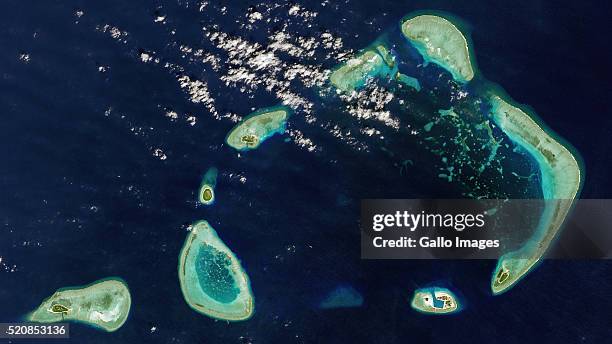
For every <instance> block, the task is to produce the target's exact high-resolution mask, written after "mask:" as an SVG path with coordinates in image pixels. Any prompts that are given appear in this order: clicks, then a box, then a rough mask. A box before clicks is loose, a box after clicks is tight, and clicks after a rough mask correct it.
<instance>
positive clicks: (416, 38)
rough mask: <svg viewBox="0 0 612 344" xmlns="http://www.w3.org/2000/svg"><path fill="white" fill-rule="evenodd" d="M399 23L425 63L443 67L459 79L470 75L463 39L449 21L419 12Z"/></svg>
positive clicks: (468, 57)
mask: <svg viewBox="0 0 612 344" xmlns="http://www.w3.org/2000/svg"><path fill="white" fill-rule="evenodd" d="M401 27H402V33H403V34H404V36H405V37H406V38H407V39H408V40H409V41H410V42H411V43H412V44H413V46H414V47H415V48H416V49H417V50H418V51H419V53H421V55H422V56H423V59H424V60H425V62H426V63H428V62H433V63H435V64H437V65H439V66H440V67H442V68H444V69H446V70H447V71H449V72H450V73H451V74H452V76H453V78H454V79H455V80H456V81H459V82H463V83H464V82H468V81H470V80H472V79H473V78H474V69H473V68H472V63H471V60H470V52H469V48H468V43H467V40H466V39H465V36H464V35H463V33H461V31H459V29H458V28H457V27H456V26H455V25H454V24H453V23H451V22H450V21H448V20H447V19H445V18H442V17H439V16H434V15H420V16H416V17H414V18H410V19H407V20H405V21H403V22H402V23H401Z"/></svg>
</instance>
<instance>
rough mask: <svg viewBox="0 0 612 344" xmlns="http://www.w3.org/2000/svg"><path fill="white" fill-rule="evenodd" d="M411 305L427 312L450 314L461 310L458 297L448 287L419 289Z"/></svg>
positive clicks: (422, 311)
mask: <svg viewBox="0 0 612 344" xmlns="http://www.w3.org/2000/svg"><path fill="white" fill-rule="evenodd" d="M410 306H411V307H412V308H414V309H415V310H416V311H418V312H421V313H426V314H450V313H456V312H458V311H460V310H461V305H460V304H459V302H458V300H457V297H456V296H455V294H453V292H451V291H450V290H448V289H446V288H441V287H429V288H423V289H417V290H415V292H414V295H413V296H412V301H411V302H410Z"/></svg>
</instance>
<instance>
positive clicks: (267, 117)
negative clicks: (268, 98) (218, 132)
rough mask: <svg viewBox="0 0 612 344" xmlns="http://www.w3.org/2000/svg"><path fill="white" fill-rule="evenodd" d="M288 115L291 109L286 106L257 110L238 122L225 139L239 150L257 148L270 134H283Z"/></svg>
mask: <svg viewBox="0 0 612 344" xmlns="http://www.w3.org/2000/svg"><path fill="white" fill-rule="evenodd" d="M288 117H289V109H288V108H287V107H285V106H278V107H273V108H267V109H262V110H259V111H256V112H254V113H252V114H250V115H249V116H247V117H246V118H245V119H243V120H242V121H241V122H240V123H238V124H236V126H235V127H234V128H232V130H230V132H229V134H228V135H227V138H226V140H225V141H226V142H227V144H228V145H230V147H232V148H234V149H236V150H238V151H247V150H251V149H256V148H257V147H259V145H260V144H261V143H262V142H264V141H265V140H266V139H268V138H269V137H270V136H272V135H274V134H276V133H279V134H283V133H284V132H285V125H286V123H287V118H288Z"/></svg>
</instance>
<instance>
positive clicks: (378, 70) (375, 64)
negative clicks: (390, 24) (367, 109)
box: [329, 44, 397, 93]
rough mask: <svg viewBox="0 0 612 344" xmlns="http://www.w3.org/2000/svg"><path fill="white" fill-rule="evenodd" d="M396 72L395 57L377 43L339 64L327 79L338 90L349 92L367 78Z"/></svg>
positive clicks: (386, 75)
mask: <svg viewBox="0 0 612 344" xmlns="http://www.w3.org/2000/svg"><path fill="white" fill-rule="evenodd" d="M396 73H397V66H396V64H395V58H394V57H393V55H391V53H390V52H389V50H388V49H387V48H386V47H385V46H384V45H382V44H379V45H377V46H375V47H374V48H371V49H367V50H364V51H363V52H361V53H360V54H358V55H357V56H355V57H353V58H352V59H350V60H348V61H346V62H345V63H343V64H342V65H340V67H338V68H337V69H335V70H334V71H333V72H332V74H331V75H330V77H329V80H330V82H331V84H332V85H334V86H335V87H336V89H338V91H340V92H345V93H350V92H352V91H355V90H357V89H359V88H361V87H363V86H364V85H365V84H366V82H367V81H368V79H371V78H377V77H394V76H395V74H396Z"/></svg>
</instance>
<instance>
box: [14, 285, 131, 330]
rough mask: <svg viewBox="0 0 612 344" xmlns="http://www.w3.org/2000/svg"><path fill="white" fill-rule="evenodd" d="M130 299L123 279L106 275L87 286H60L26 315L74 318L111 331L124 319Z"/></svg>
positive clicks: (53, 319) (46, 319) (41, 320)
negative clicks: (106, 276)
mask: <svg viewBox="0 0 612 344" xmlns="http://www.w3.org/2000/svg"><path fill="white" fill-rule="evenodd" d="M131 303H132V298H131V296H130V291H129V289H128V287H127V285H126V284H125V282H123V281H122V280H120V279H116V278H108V279H103V280H99V281H96V282H93V283H91V284H89V285H86V286H80V287H69V288H62V289H59V290H58V291H56V292H55V293H54V294H53V295H51V296H50V297H48V298H46V299H45V300H44V301H43V302H42V304H41V305H40V306H38V308H36V310H34V311H33V312H32V313H30V314H28V315H27V316H26V319H27V320H28V321H32V322H39V323H54V322H60V321H76V322H81V323H85V324H88V325H91V326H94V327H98V328H101V329H103V330H106V331H108V332H113V331H116V330H117V329H119V328H120V327H121V326H122V325H123V324H124V323H125V321H126V320H127V317H128V314H129V312H130V306H131Z"/></svg>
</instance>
